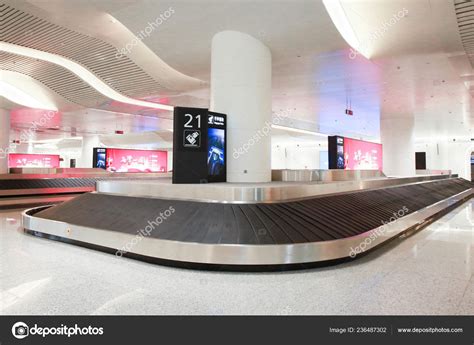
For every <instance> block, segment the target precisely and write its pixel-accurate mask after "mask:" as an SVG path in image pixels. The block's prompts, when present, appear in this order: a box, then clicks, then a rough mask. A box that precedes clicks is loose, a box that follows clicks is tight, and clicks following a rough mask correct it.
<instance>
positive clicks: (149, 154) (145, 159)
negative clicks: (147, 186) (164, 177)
mask: <svg viewBox="0 0 474 345" xmlns="http://www.w3.org/2000/svg"><path fill="white" fill-rule="evenodd" d="M97 154H98V157H97V158H98V159H97V161H96V162H97V163H96V164H100V165H103V159H104V152H97ZM97 167H101V166H97ZM105 168H106V170H107V171H110V172H125V173H133V172H166V171H168V153H167V152H166V151H150V150H131V149H106V152H105Z"/></svg>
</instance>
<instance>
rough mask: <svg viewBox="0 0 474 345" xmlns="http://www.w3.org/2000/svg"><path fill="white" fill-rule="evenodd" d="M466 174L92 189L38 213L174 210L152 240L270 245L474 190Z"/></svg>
mask: <svg viewBox="0 0 474 345" xmlns="http://www.w3.org/2000/svg"><path fill="white" fill-rule="evenodd" d="M472 186H473V184H472V183H471V182H468V181H466V180H463V179H459V178H458V179H447V180H441V181H432V182H423V183H417V184H411V185H403V186H397V187H390V188H383V189H378V190H369V191H359V192H352V193H345V194H341V195H332V196H321V197H315V198H308V199H304V200H298V201H289V202H277V203H266V204H225V203H205V202H194V201H182V200H163V199H150V198H139V197H126V196H116V195H107V194H97V193H89V194H84V195H81V196H79V197H77V198H75V199H73V200H71V201H68V202H65V203H63V204H61V205H58V206H56V207H52V208H49V209H46V210H44V211H41V212H38V213H37V214H36V215H35V217H40V218H44V219H50V220H56V221H61V222H65V223H68V224H75V225H80V226H83V227H91V228H96V229H103V230H111V231H114V232H118V233H126V234H131V235H133V234H136V233H137V232H138V231H139V230H140V229H144V228H145V227H146V226H147V225H149V222H151V221H153V220H155V219H157V217H158V216H160V212H161V213H164V212H165V211H166V210H171V209H173V210H174V212H173V213H172V215H170V216H169V217H167V219H166V220H163V222H162V223H161V224H160V225H159V226H157V227H156V229H155V230H154V231H153V232H152V233H151V235H150V237H151V238H157V239H164V240H172V241H180V242H193V243H204V244H239V245H269V244H296V243H313V242H321V241H330V240H338V239H344V238H349V237H352V236H356V235H359V234H362V233H365V232H367V231H369V230H372V229H375V228H377V227H380V226H381V225H383V223H382V222H389V221H390V220H391V218H392V217H394V213H395V214H396V213H398V212H400V213H399V216H398V217H400V216H406V215H409V214H412V213H413V212H415V211H418V210H420V209H423V208H425V207H427V206H430V205H432V204H434V203H436V202H439V201H441V200H444V199H446V198H448V197H451V196H453V195H456V194H458V193H461V192H463V191H466V190H469V189H470V188H472Z"/></svg>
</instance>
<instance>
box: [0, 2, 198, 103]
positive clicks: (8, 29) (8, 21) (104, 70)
mask: <svg viewBox="0 0 474 345" xmlns="http://www.w3.org/2000/svg"><path fill="white" fill-rule="evenodd" d="M6 2H7V3H9V4H0V21H1V22H2V26H3V30H4V31H3V32H2V41H4V42H8V43H12V44H17V45H21V46H24V47H29V48H32V49H36V50H41V51H45V52H49V53H52V54H56V55H59V56H62V57H65V58H67V59H69V60H71V61H74V62H76V63H78V64H80V65H82V66H84V67H86V68H87V69H88V70H89V71H90V72H92V73H93V74H94V75H95V76H96V77H97V78H98V79H101V80H102V82H104V83H106V84H108V86H109V87H110V88H112V89H114V90H115V91H116V92H118V93H121V94H123V95H126V96H128V97H134V98H141V97H145V96H150V95H160V94H165V95H166V94H170V93H175V92H180V91H187V90H191V89H195V88H199V87H202V85H203V82H202V81H200V80H198V79H194V78H191V77H188V76H186V75H184V74H182V73H180V72H178V71H176V70H174V69H172V68H171V67H170V66H168V65H167V64H166V63H164V62H163V61H162V60H161V59H160V58H159V57H158V56H156V55H155V54H154V53H153V52H152V51H148V54H140V55H141V56H142V57H143V58H142V59H134V60H136V61H134V60H132V59H131V57H132V56H133V55H134V54H127V55H124V56H117V51H119V48H120V47H121V46H122V45H123V46H125V45H126V43H127V42H129V41H130V39H131V38H133V37H134V35H133V33H131V32H130V31H129V30H127V29H126V28H124V27H123V28H120V25H119V23H112V21H111V19H110V16H108V15H107V14H106V13H103V12H99V11H92V12H91V11H89V12H87V11H81V10H80V9H78V10H77V11H73V12H72V13H70V14H71V15H70V16H68V15H67V13H66V12H65V11H63V10H64V8H62V7H61V6H60V4H57V3H55V2H54V1H52V2H48V4H47V5H46V7H48V6H49V7H48V8H47V9H46V10H44V9H40V8H39V7H38V6H42V7H44V6H45V4H44V3H37V4H36V5H38V6H33V5H31V4H29V3H28V2H25V1H21V0H15V1H6ZM70 4H71V5H72V2H71V3H70ZM55 11H59V13H57V14H58V15H56V12H55ZM78 11H79V12H78ZM84 18H87V24H85V23H84ZM53 21H54V22H53ZM56 21H61V22H62V23H63V25H57V24H56V23H55V22H56ZM64 22H66V23H67V27H66V25H64ZM112 24H114V26H112ZM76 28H77V29H78V30H79V29H84V28H88V29H87V30H85V31H89V32H88V34H84V33H81V32H79V31H78V30H75V29H76ZM82 31H84V30H82ZM91 31H94V32H91ZM127 34H128V35H127ZM108 35H112V36H114V37H115V39H113V40H112V41H113V44H110V43H109V42H108V41H105V40H104V39H105V38H108ZM144 47H145V48H146V46H145V45H144V44H143V43H142V42H138V44H137V46H136V47H134V50H136V52H139V51H141V50H143V48H144ZM136 52H135V53H136ZM137 61H138V63H137ZM142 64H147V66H145V67H146V68H145V69H144V68H143V67H144V66H142Z"/></svg>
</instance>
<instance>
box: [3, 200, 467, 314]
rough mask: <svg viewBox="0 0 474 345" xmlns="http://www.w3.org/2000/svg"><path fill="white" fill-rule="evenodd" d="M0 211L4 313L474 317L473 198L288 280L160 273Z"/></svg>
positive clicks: (162, 269) (246, 275)
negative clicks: (362, 251)
mask: <svg viewBox="0 0 474 345" xmlns="http://www.w3.org/2000/svg"><path fill="white" fill-rule="evenodd" d="M20 213H21V210H13V211H2V212H0V314H35V315H38V314H39V315H41V314H196V315H207V314H210V315H214V314H261V315H262V314H280V315H292V314H297V315H298V314H436V315H438V314H440V315H452V314H463V315H474V278H473V272H474V199H471V200H470V201H469V202H467V203H465V204H463V205H462V206H460V207H459V208H457V209H456V210H454V211H453V212H451V213H450V214H448V215H446V216H445V217H443V218H442V219H440V220H439V221H437V222H435V223H433V224H432V225H430V226H429V227H427V228H425V229H424V230H422V231H421V232H418V233H416V234H415V235H412V236H410V237H408V238H403V239H397V240H395V241H393V242H392V243H391V244H389V245H387V246H385V247H383V248H381V249H380V250H377V251H376V252H373V253H371V254H370V255H367V256H365V257H363V258H361V259H359V260H356V261H353V262H350V263H345V264H341V265H338V266H333V267H328V268H323V269H312V270H305V271H292V272H282V273H265V274H260V273H218V272H206V271H191V270H184V269H177V268H170V267H162V266H158V265H152V264H147V263H143V262H140V261H135V260H131V259H123V258H118V257H115V256H113V255H110V254H105V253H102V252H97V251H94V250H89V249H85V248H80V247H76V246H71V245H68V244H64V243H59V242H54V241H50V240H46V239H40V238H36V237H33V236H30V235H26V234H24V233H23V232H22V230H21V228H20V225H21V223H20Z"/></svg>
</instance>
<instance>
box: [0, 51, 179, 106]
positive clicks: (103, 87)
mask: <svg viewBox="0 0 474 345" xmlns="http://www.w3.org/2000/svg"><path fill="white" fill-rule="evenodd" d="M0 51H2V52H5V53H10V54H16V55H21V56H24V57H29V58H33V59H39V60H43V61H46V62H50V63H53V64H55V65H58V66H61V67H63V68H65V69H67V70H69V71H70V72H72V73H74V74H75V75H76V76H77V77H79V78H80V79H82V80H83V81H84V82H86V83H87V84H88V85H90V86H91V87H93V88H94V89H95V90H96V91H98V92H99V93H100V94H102V95H104V96H105V97H107V98H110V99H113V100H115V101H118V102H122V103H127V104H133V105H137V106H143V107H149V108H154V109H162V110H172V109H173V107H172V106H170V105H165V104H159V103H152V102H146V101H141V100H137V99H133V98H130V97H127V96H124V95H122V94H120V93H119V92H117V91H115V90H114V89H112V88H111V87H109V86H108V85H107V84H105V83H104V82H103V81H102V80H100V79H99V78H97V77H96V76H95V75H94V74H93V73H91V72H90V71H89V70H87V69H86V68H84V67H82V66H81V65H79V64H78V63H76V62H74V61H71V60H68V59H66V58H64V57H62V56H59V55H55V54H51V53H47V52H44V51H40V50H36V49H31V48H27V47H22V46H18V45H15V44H11V43H5V42H0Z"/></svg>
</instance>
